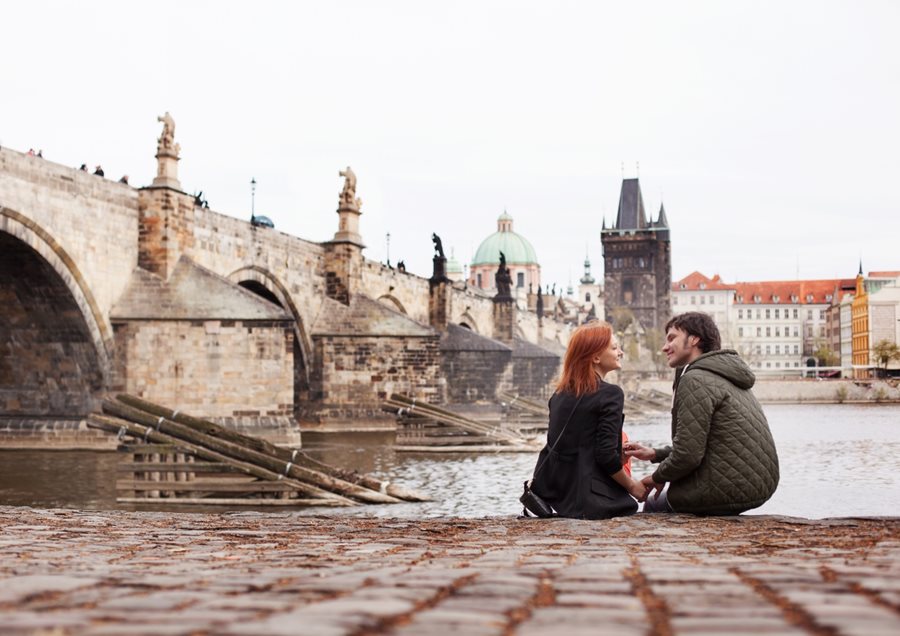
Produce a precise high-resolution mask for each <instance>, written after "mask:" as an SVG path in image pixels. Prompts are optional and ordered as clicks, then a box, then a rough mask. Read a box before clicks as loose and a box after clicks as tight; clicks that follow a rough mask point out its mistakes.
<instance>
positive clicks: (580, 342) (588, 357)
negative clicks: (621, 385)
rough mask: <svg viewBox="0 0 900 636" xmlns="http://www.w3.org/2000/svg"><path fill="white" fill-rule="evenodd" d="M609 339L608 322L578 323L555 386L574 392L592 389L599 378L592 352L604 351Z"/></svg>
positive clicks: (557, 388) (579, 392) (584, 391)
mask: <svg viewBox="0 0 900 636" xmlns="http://www.w3.org/2000/svg"><path fill="white" fill-rule="evenodd" d="M611 342H612V327H611V326H610V325H609V323H608V322H603V321H602V320H594V321H591V322H588V323H585V324H583V325H581V326H580V327H578V329H576V330H575V333H573V334H572V337H571V338H570V339H569V347H568V348H567V349H566V359H565V361H564V362H563V371H562V377H561V378H560V379H559V383H558V384H557V385H556V390H557V391H559V392H561V393H563V392H564V393H574V394H575V395H577V396H580V395H584V394H585V393H590V392H591V391H595V390H596V389H597V383H598V381H599V380H598V378H597V373H596V372H595V371H594V356H596V355H598V354H601V353H603V352H604V351H606V349H607V347H609V345H610V343H611Z"/></svg>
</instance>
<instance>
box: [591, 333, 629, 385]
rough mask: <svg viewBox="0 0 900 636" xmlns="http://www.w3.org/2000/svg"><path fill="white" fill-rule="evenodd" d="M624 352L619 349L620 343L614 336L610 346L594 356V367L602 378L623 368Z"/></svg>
mask: <svg viewBox="0 0 900 636" xmlns="http://www.w3.org/2000/svg"><path fill="white" fill-rule="evenodd" d="M622 355H623V353H622V350H621V349H619V341H618V340H616V337H615V336H613V338H612V340H611V341H610V343H609V346H608V347H607V348H606V349H605V350H604V351H602V352H601V353H598V354H597V355H596V356H594V365H595V366H596V367H597V371H599V372H600V375H601V376H605V375H606V374H607V373H609V372H610V371H615V370H616V369H621V368H622Z"/></svg>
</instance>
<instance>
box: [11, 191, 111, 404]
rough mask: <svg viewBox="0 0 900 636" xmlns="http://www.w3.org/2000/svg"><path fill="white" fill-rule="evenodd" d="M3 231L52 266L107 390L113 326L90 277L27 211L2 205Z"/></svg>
mask: <svg viewBox="0 0 900 636" xmlns="http://www.w3.org/2000/svg"><path fill="white" fill-rule="evenodd" d="M0 232H2V233H5V234H9V235H10V236H12V237H14V238H16V239H18V240H19V241H21V242H22V243H24V244H25V245H27V246H28V247H29V248H31V249H32V250H33V251H34V252H35V253H36V254H37V255H38V256H40V257H41V258H42V259H44V261H46V262H47V264H48V265H49V266H50V267H51V269H53V271H54V272H56V274H57V275H58V276H59V277H60V279H61V280H62V281H63V284H64V285H65V286H66V288H67V289H68V290H69V293H70V294H71V295H72V298H73V300H74V301H75V304H76V305H77V306H78V309H79V311H80V313H81V315H82V317H83V318H84V322H85V324H86V325H87V328H88V332H89V333H90V338H91V342H92V343H93V346H94V350H95V351H96V353H97V357H98V360H99V369H100V373H101V375H102V382H103V388H104V390H105V389H106V388H107V387H109V382H110V374H111V361H112V358H113V335H112V326H111V325H110V323H109V321H108V320H107V318H106V316H104V315H103V312H102V311H101V310H100V306H99V304H98V303H97V300H96V298H94V295H93V293H92V292H91V289H90V286H89V285H88V284H87V280H86V279H85V277H84V274H82V273H81V270H80V269H79V268H78V265H77V264H76V263H75V260H74V259H73V258H72V257H71V255H70V254H69V253H68V252H67V251H66V250H65V249H64V248H63V247H62V245H60V244H59V242H58V241H57V240H56V239H54V238H53V236H52V235H51V234H50V232H48V231H47V230H45V229H44V228H43V227H41V226H40V225H38V224H37V223H35V222H34V221H33V220H31V219H30V218H28V217H27V216H25V215H24V214H22V213H20V212H17V211H15V210H11V209H10V208H6V207H3V206H0Z"/></svg>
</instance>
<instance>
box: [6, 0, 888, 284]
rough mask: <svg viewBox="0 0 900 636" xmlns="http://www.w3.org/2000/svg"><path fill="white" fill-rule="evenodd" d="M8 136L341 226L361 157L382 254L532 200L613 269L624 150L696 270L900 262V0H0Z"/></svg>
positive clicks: (528, 211) (313, 228)
mask: <svg viewBox="0 0 900 636" xmlns="http://www.w3.org/2000/svg"><path fill="white" fill-rule="evenodd" d="M0 5H2V6H0V8H2V23H3V29H2V32H3V44H4V62H3V66H2V91H3V99H0V143H2V144H3V145H4V146H11V147H14V148H16V149H19V150H23V151H24V150H27V149H28V148H29V147H33V148H35V149H38V148H41V149H43V151H44V155H45V157H46V158H48V159H50V160H53V161H58V162H60V163H63V164H67V165H73V166H77V165H79V164H81V163H82V162H86V163H88V164H89V165H90V166H91V167H93V166H94V165H96V164H102V165H103V167H104V169H105V170H106V174H107V177H109V178H113V179H118V178H119V176H121V175H122V174H126V173H127V174H128V175H129V176H130V178H131V183H132V184H133V185H145V184H149V182H150V181H151V180H152V178H153V176H154V174H155V160H154V158H153V155H154V153H155V147H156V137H157V136H158V134H159V131H160V129H161V125H160V124H158V123H157V122H156V116H157V115H160V114H162V113H163V112H164V111H166V110H168V111H170V112H171V113H172V115H173V117H174V118H175V121H176V123H177V129H176V138H177V141H179V142H180V144H181V147H182V161H181V166H180V178H181V183H182V185H183V186H184V188H185V189H186V190H187V191H188V192H193V191H198V190H203V191H204V193H205V196H206V197H207V198H208V200H209V203H210V206H211V207H212V208H213V209H214V210H216V211H218V212H222V213H224V214H229V215H232V216H240V217H249V208H250V189H249V181H250V178H251V177H255V178H256V179H257V181H258V182H259V186H258V189H257V198H256V209H257V212H258V213H260V214H265V215H268V216H270V217H271V218H272V219H273V220H274V221H275V223H276V225H277V227H278V229H280V230H283V231H286V232H289V233H291V234H296V235H299V236H302V237H304V238H309V239H312V240H317V241H320V240H326V239H328V238H330V237H331V236H332V234H333V233H334V231H335V229H336V227H337V215H336V214H335V208H336V204H337V196H338V193H339V192H340V189H341V185H342V180H341V179H340V178H339V177H338V170H339V169H341V168H343V167H344V166H346V165H348V164H349V165H350V166H352V167H353V169H354V171H355V172H356V174H357V175H358V178H359V185H358V194H359V196H360V197H362V199H363V202H364V204H363V216H362V219H361V226H362V233H363V236H364V239H365V241H366V243H367V244H368V249H367V251H366V254H367V255H368V256H369V257H370V258H375V259H380V260H383V259H384V257H385V234H386V233H387V232H388V231H389V232H390V233H391V248H390V250H391V260H392V261H393V262H396V261H397V260H398V259H404V260H405V261H406V263H407V266H408V268H409V269H410V270H411V271H414V272H416V273H419V274H423V275H428V274H429V273H430V257H431V254H432V248H431V242H430V238H429V237H430V235H431V232H437V233H438V234H439V235H441V237H442V238H443V242H444V246H445V248H447V249H448V251H449V249H450V248H451V247H452V248H453V249H454V250H455V253H456V256H457V257H458V258H459V260H460V261H461V262H467V261H468V259H470V258H471V256H472V255H473V253H474V250H475V249H476V248H477V246H478V244H479V242H480V241H481V240H482V239H483V238H484V237H485V236H487V235H488V234H490V233H491V232H493V231H495V229H496V218H497V216H498V215H499V214H500V213H501V212H502V211H503V209H504V208H506V209H507V210H508V211H509V213H510V214H511V215H512V216H513V217H514V219H515V229H516V231H519V232H520V233H522V234H523V235H524V236H526V237H527V238H528V239H529V240H530V241H531V242H532V244H533V245H534V247H535V250H536V251H537V254H538V259H539V260H540V263H541V266H542V270H543V276H542V277H543V280H544V282H545V283H548V284H549V283H553V282H556V283H557V284H559V285H565V284H566V283H567V282H568V280H569V276H570V272H571V277H572V279H573V281H575V282H577V279H578V277H579V276H580V275H581V267H582V261H583V259H584V254H585V249H587V250H588V252H589V254H590V258H591V260H592V262H593V264H594V272H595V274H597V273H600V272H602V265H601V250H600V238H599V237H600V227H601V220H602V218H603V216H604V215H605V216H606V218H607V222H609V221H611V220H612V219H613V218H614V216H615V211H616V206H617V203H618V193H619V186H620V182H621V177H622V171H621V165H622V163H623V162H624V164H625V176H629V177H630V176H634V175H635V163H636V162H638V161H639V162H640V178H641V184H642V187H643V193H644V201H645V204H646V205H647V207H648V211H652V213H653V214H654V216H655V214H656V212H657V211H658V209H659V205H660V201H661V200H663V201H664V202H665V205H666V212H667V214H668V218H669V221H670V224H671V226H672V236H673V243H672V251H673V277H674V278H676V279H677V278H679V277H682V276H685V275H687V274H688V273H690V272H691V271H693V270H695V269H697V270H700V271H702V272H704V273H706V274H708V275H712V274H714V273H719V274H721V275H722V276H723V278H725V279H726V280H729V281H735V280H764V279H792V278H796V277H797V275H798V274H799V276H800V277H803V278H831V277H852V276H854V275H855V274H856V270H857V267H858V262H859V258H860V257H862V259H863V265H864V267H865V269H866V270H867V271H868V270H885V269H900V250H898V242H900V220H898V219H900V192H898V188H897V185H896V183H897V179H898V176H900V158H898V150H897V149H898V148H900V116H898V113H900V38H898V37H897V32H898V28H900V3H897V2H869V1H855V2H849V1H848V2H823V1H814V2H813V1H811V2H784V1H781V2H756V1H755V2H718V1H716V2H641V3H623V2H552V3H551V2H545V3H531V2H508V3H507V2H504V3H500V2H484V1H482V2H471V3H469V2H354V1H349V0H342V1H341V2H315V3H314V2H301V3H296V5H295V4H293V3H292V4H288V3H276V2H254V3H249V2H248V3H233V2H152V3H150V2H126V3H122V2H116V3H111V2H91V3H67V2H60V3H51V2H42V1H33V2H27V3H25V2H13V1H10V0H0Z"/></svg>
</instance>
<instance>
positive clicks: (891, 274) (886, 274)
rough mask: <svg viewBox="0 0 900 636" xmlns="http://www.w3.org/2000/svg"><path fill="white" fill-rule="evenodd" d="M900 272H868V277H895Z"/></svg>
mask: <svg viewBox="0 0 900 636" xmlns="http://www.w3.org/2000/svg"><path fill="white" fill-rule="evenodd" d="M898 276H900V272H869V278H897V277H898Z"/></svg>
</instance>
